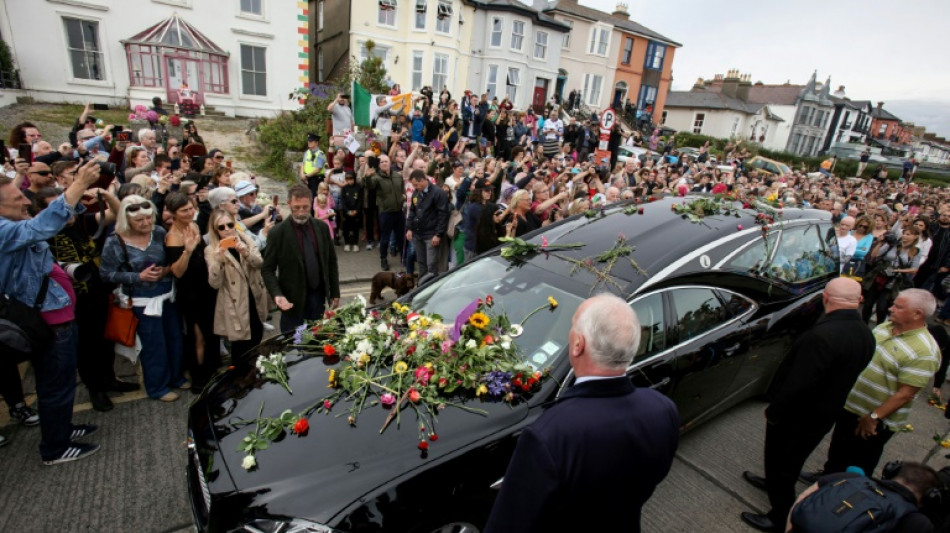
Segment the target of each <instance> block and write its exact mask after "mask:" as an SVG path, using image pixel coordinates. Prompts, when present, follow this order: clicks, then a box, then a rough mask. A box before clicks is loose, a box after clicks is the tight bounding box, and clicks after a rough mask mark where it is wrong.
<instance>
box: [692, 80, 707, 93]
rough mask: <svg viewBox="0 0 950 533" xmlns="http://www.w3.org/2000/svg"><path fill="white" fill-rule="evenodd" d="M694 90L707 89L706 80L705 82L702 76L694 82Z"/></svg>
mask: <svg viewBox="0 0 950 533" xmlns="http://www.w3.org/2000/svg"><path fill="white" fill-rule="evenodd" d="M692 90H694V91H705V90H706V82H705V80H703V79H702V78H698V79H697V80H696V83H694V84H693V89H692Z"/></svg>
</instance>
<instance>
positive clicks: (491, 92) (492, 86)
mask: <svg viewBox="0 0 950 533" xmlns="http://www.w3.org/2000/svg"><path fill="white" fill-rule="evenodd" d="M485 92H486V93H488V99H489V100H491V99H492V98H494V97H495V96H497V95H498V65H491V64H490V65H488V72H486V73H485Z"/></svg>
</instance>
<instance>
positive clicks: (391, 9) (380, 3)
mask: <svg viewBox="0 0 950 533" xmlns="http://www.w3.org/2000/svg"><path fill="white" fill-rule="evenodd" d="M396 9H398V8H397V7H396V0H377V4H376V25H377V26H379V27H382V28H395V27H396V22H397V21H398V20H399V19H398V17H397V15H398V13H396ZM383 13H391V14H392V16H391V17H390V16H388V15H387V16H386V19H389V18H392V24H390V23H388V22H385V21H383V20H382V18H383Z"/></svg>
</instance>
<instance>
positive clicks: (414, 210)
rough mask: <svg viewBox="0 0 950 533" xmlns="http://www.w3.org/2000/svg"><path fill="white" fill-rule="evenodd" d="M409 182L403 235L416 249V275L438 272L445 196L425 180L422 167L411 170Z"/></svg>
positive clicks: (446, 205)
mask: <svg viewBox="0 0 950 533" xmlns="http://www.w3.org/2000/svg"><path fill="white" fill-rule="evenodd" d="M409 183H411V184H412V188H413V189H414V191H413V193H412V201H411V202H410V204H409V216H408V218H407V219H406V225H408V226H409V231H407V232H406V239H407V240H409V241H412V246H413V248H414V249H415V251H416V264H417V265H418V273H419V279H422V277H423V276H425V275H426V274H427V273H429V272H431V273H433V274H438V273H439V251H440V249H441V248H442V245H443V243H442V238H443V237H444V236H445V231H446V229H448V226H449V212H450V211H451V210H450V208H449V197H448V196H446V194H445V191H443V190H442V189H441V188H440V187H436V186H435V185H433V184H432V183H430V182H429V178H428V177H427V176H426V173H425V171H424V170H419V169H416V170H413V171H412V172H411V173H410V174H409Z"/></svg>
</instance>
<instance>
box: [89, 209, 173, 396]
mask: <svg viewBox="0 0 950 533" xmlns="http://www.w3.org/2000/svg"><path fill="white" fill-rule="evenodd" d="M165 265H166V258H165V229H164V228H162V227H158V226H156V225H155V206H154V205H153V204H152V203H151V202H149V201H148V200H146V199H145V198H143V197H141V196H138V195H135V194H133V195H129V196H126V197H125V198H124V199H123V200H122V203H121V204H120V208H119V213H118V216H117V218H116V224H115V234H114V235H112V236H110V237H109V238H108V239H107V240H106V244H105V248H104V249H103V251H102V262H101V264H100V273H101V274H102V279H103V280H105V281H106V282H109V283H115V284H117V285H119V286H120V288H121V289H122V293H123V294H124V295H125V296H127V297H129V298H131V300H132V310H133V312H134V313H135V316H136V317H138V319H139V324H138V329H137V331H136V333H137V334H138V337H139V341H140V343H141V351H140V352H139V357H140V358H141V360H142V375H143V377H144V378H145V391H146V392H147V393H148V395H149V397H150V398H154V399H156V400H160V401H163V402H173V401H175V400H177V399H178V394H177V393H175V392H174V391H173V390H172V388H173V387H181V386H182V385H184V384H185V383H187V382H186V380H185V378H184V377H183V376H182V373H181V352H182V339H181V327H180V325H179V319H178V312H177V310H176V309H175V305H174V303H173V302H174V299H175V291H174V286H173V284H172V278H171V276H169V275H168V274H169V271H170V269H169V267H167V266H165Z"/></svg>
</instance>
